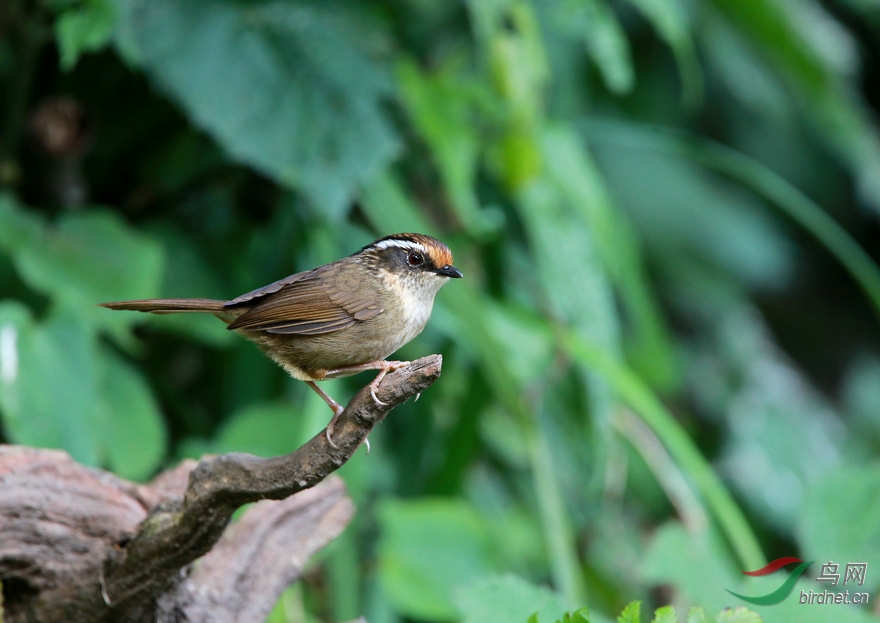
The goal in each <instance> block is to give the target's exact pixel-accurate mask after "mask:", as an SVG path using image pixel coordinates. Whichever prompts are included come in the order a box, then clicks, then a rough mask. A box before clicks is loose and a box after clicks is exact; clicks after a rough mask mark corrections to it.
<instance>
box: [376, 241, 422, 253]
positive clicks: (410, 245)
mask: <svg viewBox="0 0 880 623" xmlns="http://www.w3.org/2000/svg"><path fill="white" fill-rule="evenodd" d="M373 246H374V247H375V248H377V249H388V248H390V247H396V248H398V249H403V250H404V251H421V252H422V253H425V254H427V253H428V250H427V249H426V248H425V245H423V244H422V243H420V242H413V241H411V240H395V239H393V238H392V239H390V240H380V241H379V242H377V243H376V244H374V245H373Z"/></svg>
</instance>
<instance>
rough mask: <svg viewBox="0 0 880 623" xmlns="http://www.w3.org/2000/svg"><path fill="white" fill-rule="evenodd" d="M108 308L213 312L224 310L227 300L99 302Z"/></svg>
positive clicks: (159, 312)
mask: <svg viewBox="0 0 880 623" xmlns="http://www.w3.org/2000/svg"><path fill="white" fill-rule="evenodd" d="M98 304H99V305H100V306H101V307H106V308H108V309H122V310H129V311H140V312H151V313H154V314H176V313H180V312H211V313H217V312H222V311H224V310H225V309H226V308H225V305H226V301H218V300H215V299H143V300H140V301H117V302H114V303H98Z"/></svg>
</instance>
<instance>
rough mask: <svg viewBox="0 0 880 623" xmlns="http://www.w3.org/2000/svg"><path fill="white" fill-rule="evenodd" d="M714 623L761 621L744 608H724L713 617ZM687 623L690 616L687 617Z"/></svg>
mask: <svg viewBox="0 0 880 623" xmlns="http://www.w3.org/2000/svg"><path fill="white" fill-rule="evenodd" d="M715 621H716V623H762V619H761V617H760V616H758V614H757V613H756V612H752V611H751V610H749V609H748V608H746V607H744V606H737V607H736V608H725V609H724V610H722V611H721V612H719V613H718V616H717V617H715ZM688 623H691V621H690V615H688Z"/></svg>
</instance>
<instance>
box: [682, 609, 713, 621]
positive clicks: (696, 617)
mask: <svg viewBox="0 0 880 623" xmlns="http://www.w3.org/2000/svg"><path fill="white" fill-rule="evenodd" d="M687 623H709V620H708V619H707V618H706V612H705V611H704V610H703V608H702V607H701V606H693V607H691V609H690V610H689V611H688V617H687Z"/></svg>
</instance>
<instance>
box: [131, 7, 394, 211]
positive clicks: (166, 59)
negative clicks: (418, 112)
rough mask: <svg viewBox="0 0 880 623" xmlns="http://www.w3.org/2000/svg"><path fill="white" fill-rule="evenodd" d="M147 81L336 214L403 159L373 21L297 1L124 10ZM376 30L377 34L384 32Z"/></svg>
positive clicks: (247, 159) (225, 141)
mask: <svg viewBox="0 0 880 623" xmlns="http://www.w3.org/2000/svg"><path fill="white" fill-rule="evenodd" d="M123 7H124V10H123V11H122V22H123V24H122V30H123V31H124V32H126V33H127V34H128V35H129V36H130V40H128V39H127V40H126V42H127V43H128V44H129V45H132V44H133V46H134V48H135V49H136V52H137V57H138V59H139V60H140V62H141V63H142V64H143V66H144V68H145V69H146V70H147V72H148V73H149V74H150V75H151V76H152V77H154V78H155V79H156V81H157V82H158V83H159V84H160V85H161V87H162V88H163V89H164V90H165V91H167V92H168V93H169V94H170V95H171V96H172V97H173V98H174V99H175V100H177V101H178V102H179V103H180V105H181V106H182V107H183V108H184V109H185V110H186V112H187V114H188V115H189V116H190V117H191V119H192V120H193V121H194V122H195V123H196V124H197V125H199V126H201V127H202V128H204V129H205V130H207V131H208V132H209V133H210V134H211V135H212V136H213V137H214V138H215V139H216V140H217V141H218V142H219V143H220V144H221V145H222V146H223V147H224V148H225V149H226V150H227V151H228V152H229V154H230V155H231V156H232V157H234V158H236V159H237V160H239V161H241V162H244V163H246V164H249V165H251V166H253V167H255V168H256V169H258V170H260V171H262V172H263V173H266V174H267V175H270V176H272V177H274V178H275V179H277V180H279V181H281V182H283V183H286V184H290V185H293V186H296V187H298V188H300V189H301V190H303V191H304V192H305V193H306V195H308V197H309V198H310V199H311V200H312V202H313V203H314V204H315V205H316V206H317V207H319V208H320V209H322V210H324V211H326V212H327V213H329V214H330V215H333V216H339V215H340V214H341V213H342V212H343V210H344V209H345V208H346V207H347V201H348V200H349V199H350V197H351V195H352V193H353V191H354V189H355V187H356V185H357V184H359V183H361V182H364V181H366V180H368V179H370V178H371V177H372V176H373V174H375V173H376V172H378V171H379V170H380V169H382V168H383V167H384V166H385V165H386V164H387V163H388V161H389V160H390V159H391V157H392V156H393V155H394V154H395V153H396V151H397V140H396V138H395V135H394V133H393V132H392V129H391V127H390V125H389V123H388V121H387V120H386V118H385V115H384V114H383V112H382V110H381V104H382V100H383V98H385V97H386V96H387V95H388V94H389V91H390V80H389V79H388V76H387V72H386V71H385V70H384V68H383V67H382V65H381V64H379V63H378V62H376V61H375V60H373V59H371V57H370V47H371V45H372V42H370V41H367V40H366V37H365V35H364V32H365V29H364V30H362V26H361V25H362V24H363V23H364V21H369V20H368V19H367V20H365V18H364V16H362V15H359V14H351V13H349V12H347V11H345V10H342V7H341V6H339V5H337V6H336V10H331V9H330V8H327V7H326V6H325V5H322V4H317V3H315V4H311V3H291V2H236V1H233V0H221V1H212V2H207V1H205V0H202V1H195V2H176V1H174V0H130V1H129V2H126V3H124V5H123ZM374 32H375V29H374Z"/></svg>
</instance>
